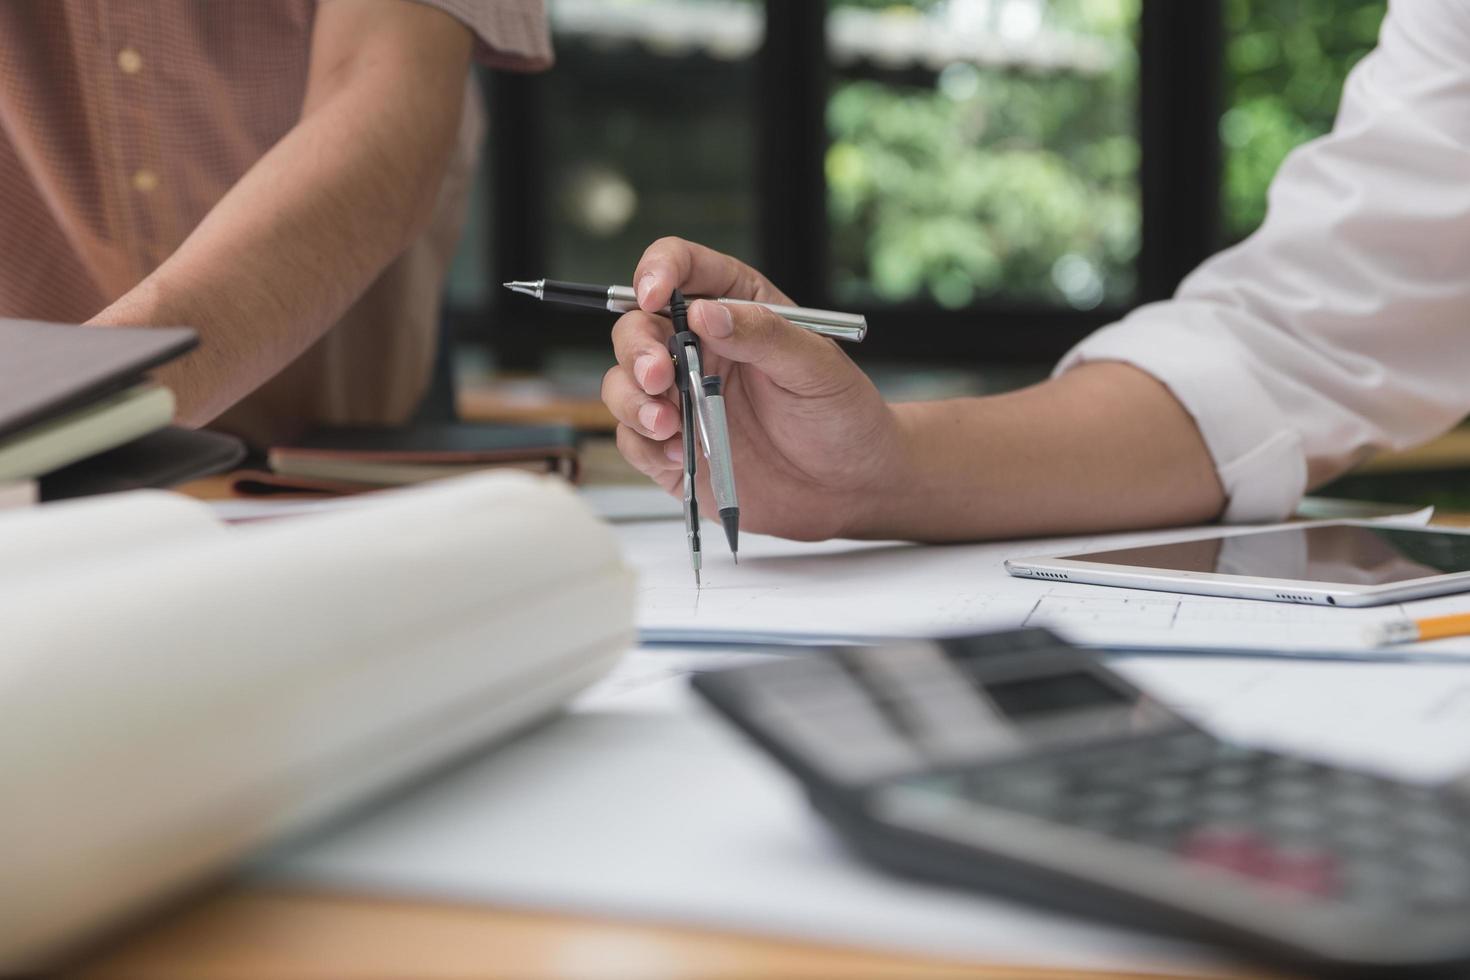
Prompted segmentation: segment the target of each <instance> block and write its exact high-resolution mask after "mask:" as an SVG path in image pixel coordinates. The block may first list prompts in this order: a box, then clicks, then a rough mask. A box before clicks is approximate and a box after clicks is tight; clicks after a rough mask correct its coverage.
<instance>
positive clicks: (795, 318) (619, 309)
mask: <svg viewBox="0 0 1470 980" xmlns="http://www.w3.org/2000/svg"><path fill="white" fill-rule="evenodd" d="M503 285H504V286H505V288H506V289H509V290H511V291H512V292H516V293H520V294H521V295H522V296H529V297H531V298H532V299H539V300H544V301H546V302H548V303H561V304H563V305H565V306H585V307H589V308H591V309H596V310H606V311H608V312H609V313H628V312H630V311H632V310H636V309H638V297H637V294H635V293H634V292H633V287H632V286H594V285H592V284H590V283H585V282H563V281H561V280H559V279H533V280H529V281H526V282H507V283H503ZM693 298H695V299H699V298H708V297H693ZM714 301H715V302H716V303H724V304H725V305H727V306H764V307H765V308H766V309H768V310H770V311H772V312H773V313H776V314H778V315H779V316H782V317H785V318H786V319H787V320H790V321H791V322H792V323H794V324H796V325H797V326H798V327H801V328H802V329H803V330H810V331H811V332H812V333H818V334H821V335H822V336H824V337H831V338H833V339H834V340H847V341H852V342H853V343H858V342H860V341H861V340H862V339H863V338H864V337H866V336H867V335H868V320H867V317H865V316H863V315H861V314H859V313H841V312H838V311H837V310H815V309H811V308H810V307H806V306H782V305H779V304H776V303H757V302H755V301H754V300H748V299H730V298H729V297H717V298H715V299H714ZM662 312H663V313H664V314H666V315H667V314H668V312H669V311H668V308H667V307H665V308H664V310H663V311H662Z"/></svg>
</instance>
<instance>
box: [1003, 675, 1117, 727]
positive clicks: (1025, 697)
mask: <svg viewBox="0 0 1470 980" xmlns="http://www.w3.org/2000/svg"><path fill="white" fill-rule="evenodd" d="M985 693H986V694H987V695H989V696H990V700H991V701H993V702H994V703H995V706H996V707H997V708H999V709H1000V710H1001V711H1002V712H1004V713H1005V715H1006V717H1008V718H1014V719H1020V718H1029V717H1031V716H1033V715H1040V714H1050V713H1053V712H1058V711H1079V710H1083V711H1085V710H1087V709H1090V708H1111V707H1121V706H1123V705H1127V704H1128V703H1130V699H1129V698H1128V697H1126V696H1124V694H1123V693H1122V692H1121V691H1119V690H1117V689H1116V688H1113V687H1110V686H1109V685H1108V684H1105V683H1104V682H1103V681H1101V680H1099V679H1098V678H1097V677H1096V676H1095V675H1093V674H1089V673H1086V672H1084V671H1080V670H1079V671H1072V672H1069V673H1065V674H1051V675H1048V676H1043V677H1022V678H1019V679H1016V680H1006V681H999V682H996V681H991V682H987V683H986V684H985Z"/></svg>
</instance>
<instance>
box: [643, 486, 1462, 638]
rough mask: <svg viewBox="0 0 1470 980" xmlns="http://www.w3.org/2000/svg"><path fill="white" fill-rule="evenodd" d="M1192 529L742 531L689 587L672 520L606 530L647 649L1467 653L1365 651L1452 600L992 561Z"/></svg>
mask: <svg viewBox="0 0 1470 980" xmlns="http://www.w3.org/2000/svg"><path fill="white" fill-rule="evenodd" d="M1414 516H1415V517H1418V516H1419V515H1414ZM1204 530H1208V529H1198V528H1196V529H1191V530H1185V531H1179V530H1174V531H1161V532H1150V533H1146V534H1130V535H1113V536H1102V537H1097V536H1094V537H1083V538H1070V539H1052V540H1046V541H1023V542H1002V543H992V544H978V545H950V546H924V545H914V544H905V543H900V542H856V541H826V542H820V543H816V544H811V543H802V542H794V541H785V540H781V539H778V538H770V537H765V536H762V535H755V534H743V535H741V549H740V550H741V556H740V564H739V565H735V564H734V563H732V562H731V561H730V560H729V559H728V557H727V556H725V555H724V554H722V553H721V552H720V551H719V550H718V549H714V548H712V549H711V550H710V551H709V552H707V554H706V557H705V561H704V570H703V575H704V587H703V588H702V589H695V587H694V582H693V576H692V573H691V572H690V569H689V559H688V554H687V552H686V550H685V547H686V546H685V540H684V535H683V529H682V527H680V526H679V525H678V524H676V523H672V522H647V523H640V524H628V525H623V526H621V527H619V528H618V535H619V538H620V539H621V541H622V543H623V549H624V553H625V555H626V557H627V560H628V561H629V562H630V564H632V565H633V566H634V567H635V568H636V569H637V571H638V574H639V613H638V622H639V630H640V635H641V636H642V637H643V639H644V641H645V642H667V643H687V642H710V643H729V642H751V643H762V642H772V643H781V642H832V641H839V642H840V641H843V640H852V639H864V638H872V637H883V636H899V635H915V634H918V635H935V634H943V633H956V632H967V631H980V630H989V629H1003V628H1011V627H1018V626H1045V627H1048V628H1051V629H1055V630H1056V631H1057V632H1059V633H1062V634H1064V635H1066V636H1068V637H1069V638H1071V639H1073V640H1075V641H1077V642H1080V643H1087V644H1092V645H1107V646H1123V647H1136V648H1143V649H1157V650H1170V649H1176V650H1207V651H1215V652H1223V651H1236V652H1269V653H1278V654H1291V655H1294V656H1313V655H1316V656H1349V657H1366V658H1386V659H1402V658H1415V657H1421V656H1424V657H1430V658H1438V659H1449V658H1456V657H1470V640H1466V639H1458V640H1444V641H1439V642H1438V643H1435V644H1420V645H1416V646H1414V647H1412V648H1402V647H1401V648H1390V649H1375V648H1374V647H1373V646H1372V644H1371V643H1370V642H1369V639H1368V628H1369V627H1370V626H1372V625H1374V624H1379V623H1383V622H1386V621H1388V620H1392V619H1399V618H1402V617H1404V616H1405V615H1416V616H1418V615H1429V614H1431V612H1432V611H1438V610H1440V609H1446V608H1453V607H1454V606H1455V604H1456V603H1458V605H1459V608H1462V609H1463V608H1465V607H1466V606H1467V605H1470V599H1466V598H1465V597H1463V596H1461V597H1458V598H1454V597H1451V598H1450V599H1448V600H1445V599H1439V600H1426V601H1422V602H1416V603H1409V604H1400V605H1390V606H1382V607H1376V608H1369V609H1343V608H1326V607H1316V606H1308V605H1296V604H1291V603H1273V602H1262V601H1258V600H1246V599H1224V598H1219V597H1213V596H1189V595H1182V594H1178V593H1170V592H1149V591H1143V590H1136V589H1119V588H1109V587H1106V586H1092V585H1083V584H1077V583H1067V582H1056V583H1049V582H1044V581H1040V580H1034V579H1017V578H1012V577H1011V576H1009V575H1007V574H1006V572H1005V568H1004V567H1003V563H1004V561H1005V560H1006V559H1007V558H1010V557H1014V556H1018V555H1044V554H1065V553H1067V552H1069V551H1072V552H1076V551H1086V550H1090V549H1091V550H1095V549H1099V548H1104V547H1122V546H1124V545H1126V544H1132V543H1143V542H1153V541H1164V540H1170V539H1174V538H1180V537H1187V536H1190V535H1195V534H1199V533H1201V532H1202V531H1204ZM1214 530H1219V529H1214ZM1247 530H1250V529H1249V528H1241V529H1236V531H1235V533H1242V532H1244V531H1247Z"/></svg>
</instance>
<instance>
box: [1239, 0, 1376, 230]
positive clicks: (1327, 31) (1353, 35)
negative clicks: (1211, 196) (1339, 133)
mask: <svg viewBox="0 0 1470 980" xmlns="http://www.w3.org/2000/svg"><path fill="white" fill-rule="evenodd" d="M1385 7H1386V0H1226V3H1225V16H1226V31H1227V35H1226V36H1227V37H1228V38H1229V41H1228V44H1227V47H1226V51H1225V64H1226V77H1227V81H1228V83H1229V86H1230V96H1229V99H1230V108H1229V109H1228V110H1227V111H1226V112H1225V114H1224V116H1222V117H1221V119H1220V139H1221V143H1222V146H1223V148H1224V152H1225V178H1224V180H1225V186H1224V191H1223V200H1222V203H1223V206H1224V209H1225V231H1226V235H1227V236H1228V237H1229V238H1231V239H1232V240H1239V239H1241V238H1244V237H1245V236H1246V235H1248V234H1250V233H1251V232H1252V231H1254V230H1255V228H1256V226H1257V225H1259V224H1260V223H1261V220H1262V219H1263V218H1264V217H1265V215H1266V188H1267V186H1268V185H1269V184H1270V182H1271V178H1272V177H1273V176H1274V175H1275V173H1276V169H1277V168H1278V167H1279V166H1281V161H1282V160H1283V159H1285V157H1286V155H1287V154H1288V153H1290V152H1291V150H1292V149H1293V148H1295V147H1296V146H1299V145H1300V144H1302V143H1304V142H1306V141H1307V140H1310V139H1314V138H1316V137H1318V136H1321V135H1322V134H1323V133H1326V132H1327V131H1328V130H1329V129H1331V128H1332V120H1333V117H1334V116H1335V115H1336V113H1337V103H1338V100H1339V99H1340V98H1341V94H1342V85H1343V80H1344V79H1345V78H1346V76H1347V73H1348V71H1349V70H1350V69H1351V68H1352V67H1353V65H1355V64H1357V62H1358V60H1359V59H1360V58H1362V57H1363V55H1365V54H1367V53H1368V51H1369V50H1371V49H1372V47H1373V45H1374V44H1375V43H1376V42H1377V39H1378V27H1379V24H1380V23H1381V22H1382V20H1383V14H1384V10H1385Z"/></svg>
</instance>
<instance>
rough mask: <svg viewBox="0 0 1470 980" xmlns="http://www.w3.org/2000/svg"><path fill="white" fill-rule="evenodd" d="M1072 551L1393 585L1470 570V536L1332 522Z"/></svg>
mask: <svg viewBox="0 0 1470 980" xmlns="http://www.w3.org/2000/svg"><path fill="white" fill-rule="evenodd" d="M1066 557H1068V558H1070V559H1071V560H1073V561H1091V562H1101V563H1104V564H1108V565H1129V566H1133V567H1136V568H1153V569H1164V570H1168V571H1186V572H1213V573H1216V574H1221V575H1250V576H1257V577H1260V578H1275V579H1297V580H1300V581H1304V582H1335V583H1343V584H1354V585H1385V584H1387V583H1390V582H1406V581H1409V580H1412V579H1421V578H1430V577H1432V576H1435V575H1442V574H1448V573H1453V572H1470V534H1443V533H1440V532H1438V531H1428V530H1419V529H1415V528H1400V527H1360V526H1357V525H1345V524H1329V525H1316V526H1304V527H1300V528H1294V527H1293V528H1284V529H1280V530H1274V531H1262V532H1258V533H1248V534H1239V535H1232V536H1228V537H1220V538H1205V539H1202V540H1195V541H1178V542H1175V543H1173V544H1158V545H1149V546H1146V547H1141V548H1120V549H1118V550H1116V551H1098V552H1093V553H1091V554H1086V555H1068V556H1066Z"/></svg>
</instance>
